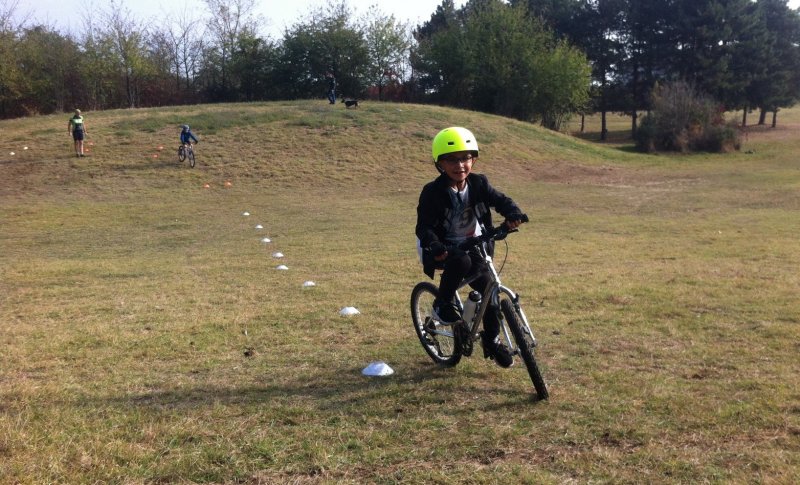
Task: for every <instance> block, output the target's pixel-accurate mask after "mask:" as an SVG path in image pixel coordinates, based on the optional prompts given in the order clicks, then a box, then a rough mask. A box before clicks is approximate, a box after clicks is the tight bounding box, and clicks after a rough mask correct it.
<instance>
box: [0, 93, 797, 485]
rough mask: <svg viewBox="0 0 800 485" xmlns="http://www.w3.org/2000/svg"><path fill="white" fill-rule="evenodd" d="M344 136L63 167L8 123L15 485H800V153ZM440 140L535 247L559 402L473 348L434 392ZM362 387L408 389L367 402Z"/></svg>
mask: <svg viewBox="0 0 800 485" xmlns="http://www.w3.org/2000/svg"><path fill="white" fill-rule="evenodd" d="M338 108H340V107H339V106H336V107H335V108H332V107H328V106H327V105H325V104H323V102H314V101H299V102H292V103H256V104H243V105H218V106H217V105H215V106H187V107H177V108H175V107H173V108H169V109H156V110H125V111H109V112H102V113H87V114H86V115H87V123H90V124H89V132H90V133H91V135H92V136H91V137H90V140H93V141H94V142H95V145H94V148H93V151H92V152H91V156H90V157H87V158H83V159H77V158H75V157H74V156H72V157H71V156H70V154H71V148H70V144H69V143H68V142H69V140H68V139H66V136H64V140H63V143H60V142H59V143H51V142H52V140H53V138H54V136H56V135H55V133H61V132H62V131H63V128H64V126H63V125H65V123H66V118H64V119H62V118H61V117H39V118H35V119H26V120H15V121H13V122H11V121H3V122H0V129H2V130H3V132H4V133H6V134H8V137H7V138H4V140H3V141H1V142H0V149H2V151H0V226H1V227H2V228H3V230H2V231H0V335H2V338H3V342H2V343H3V345H4V349H5V350H4V352H3V353H2V354H1V355H0V403H2V404H0V410H1V412H0V457H2V460H0V476H2V477H4V478H3V480H7V481H9V482H11V483H14V482H16V481H18V482H21V483H42V482H60V483H96V482H102V483H155V482H162V483H235V482H238V483H400V482H410V483H416V482H427V483H498V482H506V481H516V482H523V483H565V482H580V483H582V482H607V483H641V482H642V481H647V482H656V483H663V482H676V483H677V482H694V481H705V482H734V483H743V482H750V481H757V482H761V481H763V482H772V483H792V482H795V481H797V478H798V473H800V471H799V470H800V463H799V462H798V458H797V457H798V456H800V453H798V451H800V450H798V445H797V443H798V440H797V436H798V430H799V429H800V412H799V411H798V409H800V408H798V406H797V405H796V404H795V403H797V402H800V395H799V394H798V391H797V389H800V382H798V375H800V374H798V372H797V364H796V362H797V358H796V356H797V352H798V350H800V348H798V344H797V342H798V336H800V334H799V333H798V327H797V323H798V317H797V315H800V307H798V300H797V298H796V295H797V291H798V289H800V281H799V280H798V276H797V271H796V268H797V267H798V266H800V259H799V257H798V254H797V251H796V242H797V241H796V234H798V233H800V227H798V221H800V218H798V217H796V216H797V212H798V210H799V209H800V200H799V199H798V196H797V194H798V192H797V188H798V186H800V176H799V175H798V174H800V172H798V170H797V169H798V165H797V161H796V157H795V151H796V150H795V149H796V148H798V147H795V146H794V145H795V144H796V143H797V140H795V139H794V138H793V137H786V138H785V139H782V140H780V141H779V140H773V139H765V138H760V136H761V134H760V133H755V132H754V133H753V134H752V136H751V138H750V139H749V141H748V144H747V145H746V147H745V149H746V150H750V151H751V153H746V152H745V151H743V152H741V153H737V154H732V155H726V156H719V155H697V156H679V157H670V156H661V155H659V156H642V155H636V154H632V153H630V152H628V151H626V150H624V149H616V148H614V147H613V145H610V146H608V145H607V146H598V145H592V144H588V143H586V142H584V141H581V140H576V139H575V138H571V137H568V136H566V135H561V134H555V133H548V132H545V131H543V130H541V129H539V128H537V127H535V126H530V125H527V124H523V123H519V122H516V121H510V120H506V119H502V118H499V117H493V116H485V115H482V114H479V113H467V112H462V111H458V110H452V109H445V108H437V107H426V106H418V105H396V104H390V103H366V104H365V105H364V106H363V107H362V108H361V109H360V110H358V111H357V112H356V111H354V110H351V111H345V110H344V108H343V107H341V109H338ZM788 115H790V113H789V112H788V111H787V117H788ZM184 120H186V121H185V122H189V124H191V125H192V127H193V130H195V131H196V132H197V133H198V134H199V136H200V138H201V143H200V144H199V145H198V147H197V153H198V165H197V167H196V168H195V169H193V170H192V169H189V168H188V167H187V165H186V164H183V165H179V164H178V163H177V159H176V158H175V156H174V153H173V152H174V148H175V146H176V143H175V141H176V139H177V125H179V124H180V123H181V122H184ZM456 124H458V125H465V126H469V127H470V128H471V129H473V131H475V132H476V134H478V136H479V137H480V138H479V139H480V140H481V150H482V151H481V158H480V160H479V162H478V165H477V168H478V170H480V171H482V172H485V173H487V174H488V175H489V176H490V178H491V180H492V181H493V183H494V184H495V185H496V186H497V187H499V188H501V189H502V190H503V191H504V192H506V193H508V194H509V195H511V196H512V197H514V199H515V200H517V202H519V203H520V205H521V206H522V207H523V208H525V209H526V211H527V212H528V213H529V214H530V215H531V216H532V219H533V222H532V223H531V224H529V225H527V226H525V227H523V229H522V231H521V232H520V233H519V234H514V235H512V236H511V237H509V238H508V243H509V247H510V250H509V252H508V261H507V263H506V267H505V270H504V273H503V279H504V282H506V283H508V284H509V285H511V286H512V287H514V288H515V289H516V290H518V291H519V292H520V293H521V295H522V298H523V302H524V304H525V307H526V310H527V313H528V314H529V317H530V318H531V319H532V321H533V323H534V328H535V330H536V331H537V334H538V338H539V340H540V342H541V348H540V354H539V356H540V360H541V363H542V365H543V373H544V376H545V379H546V380H547V381H548V382H549V383H550V385H551V395H552V398H551V400H550V401H549V402H546V403H536V402H534V401H532V399H531V397H532V394H533V393H532V389H531V385H530V382H529V380H528V377H527V375H526V373H525V370H524V368H523V367H522V366H520V365H517V366H515V367H513V368H511V369H508V370H503V369H499V368H497V367H496V366H494V365H492V364H491V363H490V362H488V361H484V360H483V359H482V358H480V355H479V354H480V350H479V349H478V350H477V351H476V354H478V355H475V356H473V357H472V358H470V359H465V360H464V361H463V362H462V363H461V364H459V366H458V367H456V368H455V369H441V368H437V367H435V366H433V365H432V364H431V363H430V361H429V360H428V358H427V356H426V355H425V354H424V352H423V351H422V349H421V348H419V344H418V342H417V341H416V337H415V335H414V332H413V330H412V328H411V324H410V322H409V317H408V297H409V292H410V290H411V288H412V286H413V285H414V283H416V282H417V281H420V280H422V279H423V278H424V276H423V275H422V273H421V271H420V269H419V267H418V263H417V261H416V259H415V258H416V254H415V251H414V248H413V244H414V243H413V225H414V220H415V208H416V204H417V197H418V194H419V190H420V188H421V186H422V184H423V183H425V182H426V181H428V180H430V179H431V178H432V177H433V175H434V171H433V168H432V166H431V165H432V162H431V160H430V155H429V140H430V137H432V136H433V134H435V132H436V131H437V130H438V129H439V128H441V127H443V126H447V125H456ZM59 140H60V139H59ZM49 142H50V143H49ZM23 143H24V144H26V145H27V146H29V150H27V151H25V153H24V154H23V155H22V156H19V157H17V156H16V155H15V157H14V158H10V157H9V156H8V155H7V153H9V152H10V151H12V149H13V151H15V153H16V152H17V151H19V150H18V148H17V147H18V145H20V144H23ZM158 146H163V147H164V148H163V149H162V150H161V151H158V149H157V147H158ZM155 153H158V154H159V157H158V158H153V156H152V155H153V154H155ZM226 181H230V182H231V184H232V185H231V186H230V187H225V185H224V182H226ZM206 183H208V184H209V188H208V189H205V188H203V185H204V184H206ZM244 211H248V212H249V213H250V214H251V216H249V217H245V216H243V215H242V213H243V212H244ZM256 224H261V225H263V229H261V230H257V229H255V225H256ZM263 237H269V238H271V239H272V242H271V243H270V244H264V243H262V242H261V239H262V238H263ZM274 251H280V252H282V253H284V255H285V258H283V259H281V260H276V259H275V258H273V257H272V252H274ZM505 252H506V250H505V246H504V245H501V246H500V247H499V249H498V256H499V257H501V258H502V257H504V255H505ZM279 263H284V264H286V265H287V266H288V267H289V271H278V270H276V269H275V266H276V265H277V264H279ZM307 280H313V281H315V282H316V283H317V286H316V287H313V288H303V287H302V283H303V282H304V281H307ZM344 306H355V307H357V308H358V309H359V310H360V311H361V312H362V313H361V315H358V316H356V317H352V318H345V317H341V316H339V314H338V311H339V310H340V309H341V308H342V307H344ZM373 360H384V361H386V362H388V363H389V364H390V365H391V366H392V367H393V368H394V369H395V370H396V374H395V375H394V376H393V377H391V378H389V379H383V380H374V379H367V378H365V377H363V376H362V375H361V374H360V371H361V369H362V368H363V367H365V366H366V365H367V364H368V363H369V362H370V361H373Z"/></svg>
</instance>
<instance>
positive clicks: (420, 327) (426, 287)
mask: <svg viewBox="0 0 800 485" xmlns="http://www.w3.org/2000/svg"><path fill="white" fill-rule="evenodd" d="M438 294H439V289H438V288H436V286H434V285H433V284H431V283H428V282H422V283H419V284H417V286H415V287H414V289H413V290H412V291H411V320H412V321H413V322H414V330H415V331H416V332H417V337H419V341H420V343H421V344H422V348H424V349H425V352H427V353H428V355H429V356H430V357H431V359H433V361H434V362H436V363H437V364H440V365H445V366H448V367H452V366H454V365H456V364H458V362H459V361H460V360H461V352H460V351H459V350H458V347H457V346H456V340H455V335H454V333H453V326H452V325H447V324H443V323H442V322H440V321H439V320H437V319H435V318H433V300H435V299H436V296H437V295H438Z"/></svg>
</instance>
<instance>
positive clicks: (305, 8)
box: [0, 0, 800, 39]
mask: <svg viewBox="0 0 800 485" xmlns="http://www.w3.org/2000/svg"><path fill="white" fill-rule="evenodd" d="M14 1H16V2H18V3H17V9H16V13H17V15H16V16H17V17H20V16H21V15H25V14H29V15H30V18H31V19H33V20H35V21H36V22H37V23H44V24H46V25H52V26H55V27H56V28H57V29H59V30H60V31H62V32H73V33H79V32H80V31H81V30H82V28H83V22H82V20H81V19H82V17H83V16H85V15H86V12H98V11H107V10H109V9H110V5H111V0H0V5H2V3H3V2H6V3H8V2H12V3H13V2H14ZM116 3H117V5H121V6H122V7H123V8H125V9H127V10H129V11H130V12H131V13H132V14H133V17H134V18H136V19H138V20H140V21H142V22H148V21H153V22H155V23H156V24H157V25H158V24H162V23H163V22H162V20H161V19H163V18H165V17H167V16H168V15H173V16H176V15H177V14H178V13H179V12H180V11H181V10H182V9H185V10H187V11H188V12H190V13H193V15H190V17H197V18H201V17H204V16H205V15H206V13H207V9H206V7H205V3H204V2H203V0H116ZM464 3H466V0H456V1H455V4H456V7H460V6H462V5H463V4H464ZM255 4H256V5H255V10H254V13H255V14H256V15H260V16H261V17H262V18H263V20H264V21H263V22H262V24H263V25H264V26H265V29H266V30H265V32H264V33H263V34H266V35H269V36H270V37H272V38H273V39H280V38H281V37H282V34H283V31H284V29H285V28H287V27H291V26H292V25H293V24H294V23H295V22H297V21H299V20H302V19H303V18H304V17H306V16H307V14H308V13H309V12H310V11H311V10H312V9H313V8H316V7H322V6H324V5H326V4H327V2H326V1H325V0H255ZM347 4H348V5H349V6H350V8H351V9H352V10H353V11H354V13H355V15H356V16H359V15H362V14H364V13H366V12H367V10H368V9H369V7H370V6H371V5H377V6H378V8H379V9H380V11H381V12H383V13H384V14H386V15H394V16H395V18H396V19H398V20H400V21H408V22H411V23H412V25H418V24H420V23H422V22H424V21H426V20H428V19H430V16H431V14H433V12H435V11H436V7H437V6H438V5H439V4H441V0H347ZM789 6H790V7H791V8H797V7H800V0H790V1H789ZM194 14H196V15H194ZM263 34H262V35H263Z"/></svg>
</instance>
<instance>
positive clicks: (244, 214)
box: [242, 212, 250, 216]
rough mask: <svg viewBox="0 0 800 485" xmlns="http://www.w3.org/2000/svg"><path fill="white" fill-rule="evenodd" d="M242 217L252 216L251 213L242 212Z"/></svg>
mask: <svg viewBox="0 0 800 485" xmlns="http://www.w3.org/2000/svg"><path fill="white" fill-rule="evenodd" d="M242 215H243V216H249V215H250V213H249V212H242Z"/></svg>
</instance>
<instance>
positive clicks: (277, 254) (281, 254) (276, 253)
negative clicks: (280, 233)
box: [272, 252, 283, 258]
mask: <svg viewBox="0 0 800 485" xmlns="http://www.w3.org/2000/svg"><path fill="white" fill-rule="evenodd" d="M272 257H273V258H282V257H283V253H281V252H274V253H272Z"/></svg>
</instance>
